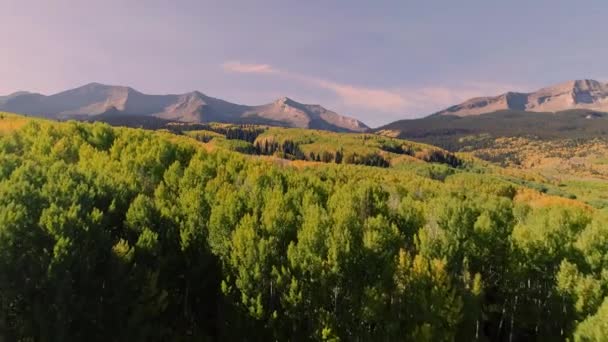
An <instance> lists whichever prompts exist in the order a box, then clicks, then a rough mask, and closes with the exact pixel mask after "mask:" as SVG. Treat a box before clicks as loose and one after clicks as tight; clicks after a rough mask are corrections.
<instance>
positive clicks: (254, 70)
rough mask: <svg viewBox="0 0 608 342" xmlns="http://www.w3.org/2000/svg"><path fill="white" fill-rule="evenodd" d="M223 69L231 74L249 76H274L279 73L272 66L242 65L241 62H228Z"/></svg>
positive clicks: (223, 65)
mask: <svg viewBox="0 0 608 342" xmlns="http://www.w3.org/2000/svg"><path fill="white" fill-rule="evenodd" d="M222 68H224V70H226V71H230V72H240V73H248V74H272V73H276V72H277V70H275V69H274V68H273V67H272V66H270V65H268V64H251V63H241V62H239V61H230V62H226V63H224V64H222Z"/></svg>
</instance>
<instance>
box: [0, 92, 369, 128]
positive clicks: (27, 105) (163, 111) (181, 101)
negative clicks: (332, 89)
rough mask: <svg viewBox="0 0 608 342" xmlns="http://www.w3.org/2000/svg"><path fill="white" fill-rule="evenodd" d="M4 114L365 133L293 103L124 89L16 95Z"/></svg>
mask: <svg viewBox="0 0 608 342" xmlns="http://www.w3.org/2000/svg"><path fill="white" fill-rule="evenodd" d="M0 110H4V111H9V112H16V113H24V114H30V115H35V116H42V117H47V118H56V119H69V118H75V119H87V120H90V119H95V117H97V116H99V117H105V118H107V117H108V116H111V115H113V116H117V115H121V116H145V117H155V118H160V119H164V120H169V121H182V122H189V123H203V122H229V123H256V124H268V125H277V126H287V127H300V128H315V129H325V130H332V131H353V132H362V131H365V130H367V129H368V127H367V126H366V125H365V124H363V123H362V122H360V121H358V120H356V119H353V118H349V117H346V116H342V115H339V114H337V113H335V112H332V111H330V110H327V109H325V108H323V107H321V106H319V105H308V104H301V103H298V102H296V101H293V100H291V99H288V98H281V99H279V100H277V101H275V102H273V103H270V104H266V105H261V106H246V105H239V104H234V103H230V102H227V101H224V100H220V99H216V98H213V97H209V96H206V95H204V94H202V93H200V92H198V91H194V92H190V93H187V94H171V95H147V94H143V93H140V92H138V91H137V90H135V89H133V88H129V87H124V86H109V85H103V84H99V83H90V84H87V85H85V86H82V87H79V88H76V89H71V90H66V91H64V92H61V93H58V94H54V95H50V96H45V95H41V94H33V93H16V94H11V95H9V96H4V97H0Z"/></svg>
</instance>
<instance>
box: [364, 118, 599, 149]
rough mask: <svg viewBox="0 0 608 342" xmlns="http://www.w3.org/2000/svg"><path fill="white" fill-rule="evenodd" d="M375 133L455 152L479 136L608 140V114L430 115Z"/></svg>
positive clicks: (392, 124)
mask: <svg viewBox="0 0 608 342" xmlns="http://www.w3.org/2000/svg"><path fill="white" fill-rule="evenodd" d="M375 131H376V132H377V133H379V134H383V135H388V136H393V137H399V138H403V139H413V140H417V141H422V142H426V143H430V144H433V145H437V146H441V147H443V148H447V149H450V150H458V148H459V146H460V145H461V144H460V142H459V140H460V139H461V138H463V137H468V136H475V135H479V134H489V135H491V136H494V137H516V136H533V137H537V138H540V139H544V140H551V139H564V138H566V139H588V138H596V137H608V114H606V113H601V112H596V111H591V110H580V109H579V110H569V111H561V112H557V113H535V112H525V111H517V110H503V111H496V112H493V113H488V114H483V115H475V116H463V117H459V116H443V115H432V116H429V117H426V118H421V119H415V120H401V121H396V122H393V123H391V124H388V125H386V126H383V127H380V128H378V129H376V130H375Z"/></svg>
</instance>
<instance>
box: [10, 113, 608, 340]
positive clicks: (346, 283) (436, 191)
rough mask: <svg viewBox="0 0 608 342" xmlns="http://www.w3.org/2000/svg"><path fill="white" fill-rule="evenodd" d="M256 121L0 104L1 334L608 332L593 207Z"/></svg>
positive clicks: (461, 169) (395, 143) (501, 174)
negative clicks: (242, 123)
mask: <svg viewBox="0 0 608 342" xmlns="http://www.w3.org/2000/svg"><path fill="white" fill-rule="evenodd" d="M216 130H217V129H216ZM304 132H307V131H302V132H300V133H302V134H303V133H304ZM254 133H255V134H252V133H251V131H250V132H249V133H248V134H249V135H247V136H246V137H245V136H243V137H242V138H243V139H227V138H226V137H227V135H229V134H231V133H227V132H224V133H221V132H220V133H218V132H213V131H208V132H202V133H201V132H199V133H191V134H190V136H188V135H178V134H173V133H171V132H168V131H157V132H154V131H145V130H141V129H130V128H112V127H110V126H108V125H105V124H99V123H96V124H87V123H76V122H68V123H56V122H51V121H44V120H29V119H26V118H23V117H19V116H14V115H10V114H2V115H1V116H0V339H4V340H5V341H205V340H222V341H226V340H253V341H274V340H277V341H285V340H322V341H339V340H343V341H376V340H379V341H394V340H406V341H453V340H459V341H490V340H491V341H527V340H543V341H550V340H555V341H565V340H567V339H569V340H576V341H594V340H600V339H601V338H602V337H604V336H606V335H608V328H607V327H606V324H605V322H606V320H608V297H607V296H608V217H606V216H605V214H603V213H602V212H601V211H598V210H597V209H594V208H592V207H591V206H588V205H587V204H585V203H583V202H581V201H578V200H574V199H568V198H564V197H559V196H551V195H548V194H543V193H542V192H540V191H537V190H535V189H534V187H532V186H530V184H531V182H532V179H533V177H532V176H530V177H529V178H526V177H527V176H526V177H523V176H520V174H519V173H514V172H511V171H509V170H501V171H497V170H496V169H495V168H494V167H490V166H487V167H486V166H484V165H483V164H482V163H477V162H476V161H474V160H473V159H470V160H467V159H466V158H464V159H463V158H460V157H458V156H455V155H453V154H449V153H447V152H445V151H443V150H441V149H438V148H433V147H430V146H428V145H421V144H415V143H410V142H406V141H401V140H398V139H394V140H391V139H388V138H386V139H384V140H383V139H381V137H379V139H380V140H374V141H371V140H370V141H369V142H368V140H366V139H367V138H366V139H363V138H360V136H359V135H344V136H338V137H337V138H336V139H337V140H334V141H333V143H331V144H329V143H328V141H329V140H328V139H330V137H333V136H331V135H323V136H319V135H318V133H310V134H311V135H312V137H311V136H309V137H305V138H304V137H301V138H302V139H304V140H297V138H298V135H300V133H297V131H289V130H286V131H280V130H277V131H272V130H263V131H259V132H256V131H255V130H254ZM296 133H297V134H296ZM213 134H215V135H216V136H215V137H212V138H208V137H210V136H212V135H213ZM239 134H240V133H239ZM281 134H287V135H289V136H288V137H286V136H284V135H281ZM315 134H317V135H316V136H315ZM340 139H344V140H343V141H345V142H344V143H340V141H342V140H340ZM370 139H371V138H370ZM270 141H272V144H271V143H270ZM286 141H290V142H292V143H290V144H285V142H286ZM256 142H257V144H256ZM265 142H268V143H267V144H265ZM305 142H307V143H305ZM357 142H359V143H357ZM326 143H327V144H329V145H324V144H326ZM349 143H352V145H349ZM234 144H237V145H239V146H241V147H247V149H245V150H244V152H246V153H244V154H243V153H239V152H235V151H236V150H238V148H234ZM275 144H276V146H277V147H276V149H277V150H275V151H272V152H270V149H271V148H270V147H269V146H275ZM356 145H359V146H358V147H357V148H359V149H361V150H360V152H357V151H353V150H352V149H353V148H354V146H356ZM386 146H389V147H388V148H386ZM237 147H238V146H237ZM286 147H287V149H288V150H289V151H286ZM296 147H297V148H298V150H299V151H300V152H302V155H301V157H302V158H296V154H297V156H298V157H300V154H299V153H290V152H292V151H296V149H295V148H296ZM382 147H384V148H382ZM273 148H274V147H273ZM372 148H374V150H371V149H372ZM376 149H379V150H380V151H381V152H377V150H376ZM387 149H388V150H389V151H387ZM391 149H392V150H391ZM337 151H340V153H342V154H343V155H344V156H346V155H352V154H353V153H360V154H361V155H368V154H367V152H370V153H371V152H373V154H374V155H378V156H380V157H382V158H383V160H385V161H386V162H387V163H388V165H384V164H383V165H376V164H372V163H365V162H361V163H358V162H354V161H355V160H354V159H353V162H352V163H345V162H342V161H343V160H345V159H342V160H341V162H339V163H338V162H337V161H336V152H337ZM363 151H366V152H365V153H364V152H363ZM433 151H436V152H435V153H437V154H440V155H442V156H443V158H444V159H440V158H439V157H437V158H430V157H425V156H427V154H428V153H430V152H433ZM275 152H278V153H275ZM320 152H321V153H322V154H323V152H327V153H333V156H332V158H329V157H327V160H326V161H325V162H324V161H323V160H319V161H317V155H318V153H320ZM311 153H312V154H314V156H315V158H314V161H312V160H310V159H312V158H311ZM266 155H272V156H273V157H268V156H266ZM431 155H434V154H432V153H431ZM320 159H323V157H320ZM396 160H397V161H398V162H396ZM358 164H364V165H358ZM365 164H367V165H365ZM368 165H374V166H368ZM539 181H541V182H542V178H541V179H540V180H539Z"/></svg>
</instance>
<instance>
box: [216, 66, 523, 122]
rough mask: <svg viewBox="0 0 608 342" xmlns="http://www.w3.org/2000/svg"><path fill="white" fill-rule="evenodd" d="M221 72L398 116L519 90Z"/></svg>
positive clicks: (255, 69) (258, 69)
mask: <svg viewBox="0 0 608 342" xmlns="http://www.w3.org/2000/svg"><path fill="white" fill-rule="evenodd" d="M222 67H223V68H224V70H226V71H228V72H237V73H255V74H273V75H278V76H280V77H283V78H288V79H291V80H295V81H298V82H302V83H306V84H309V85H312V86H315V87H318V88H323V89H327V90H329V91H331V92H333V93H334V94H335V95H336V96H337V97H338V99H339V101H340V102H341V104H342V105H345V106H347V107H353V108H355V107H356V108H359V109H365V110H374V111H379V112H383V113H395V114H401V115H407V116H409V115H411V114H429V113H433V112H435V111H438V110H441V109H444V108H446V107H448V106H451V105H454V104H457V103H460V102H462V101H465V100H467V99H470V98H472V97H478V96H492V95H498V94H500V93H504V92H506V91H513V90H515V91H517V90H521V89H522V87H520V86H517V85H513V84H500V83H491V82H463V83H460V84H456V85H453V86H416V87H405V88H370V87H362V86H357V85H354V84H346V83H340V82H335V81H330V80H327V79H323V78H319V77H311V76H307V75H303V74H300V73H295V72H291V71H286V70H281V69H278V68H275V67H273V66H271V65H268V64H249V63H241V62H226V63H224V64H222Z"/></svg>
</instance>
